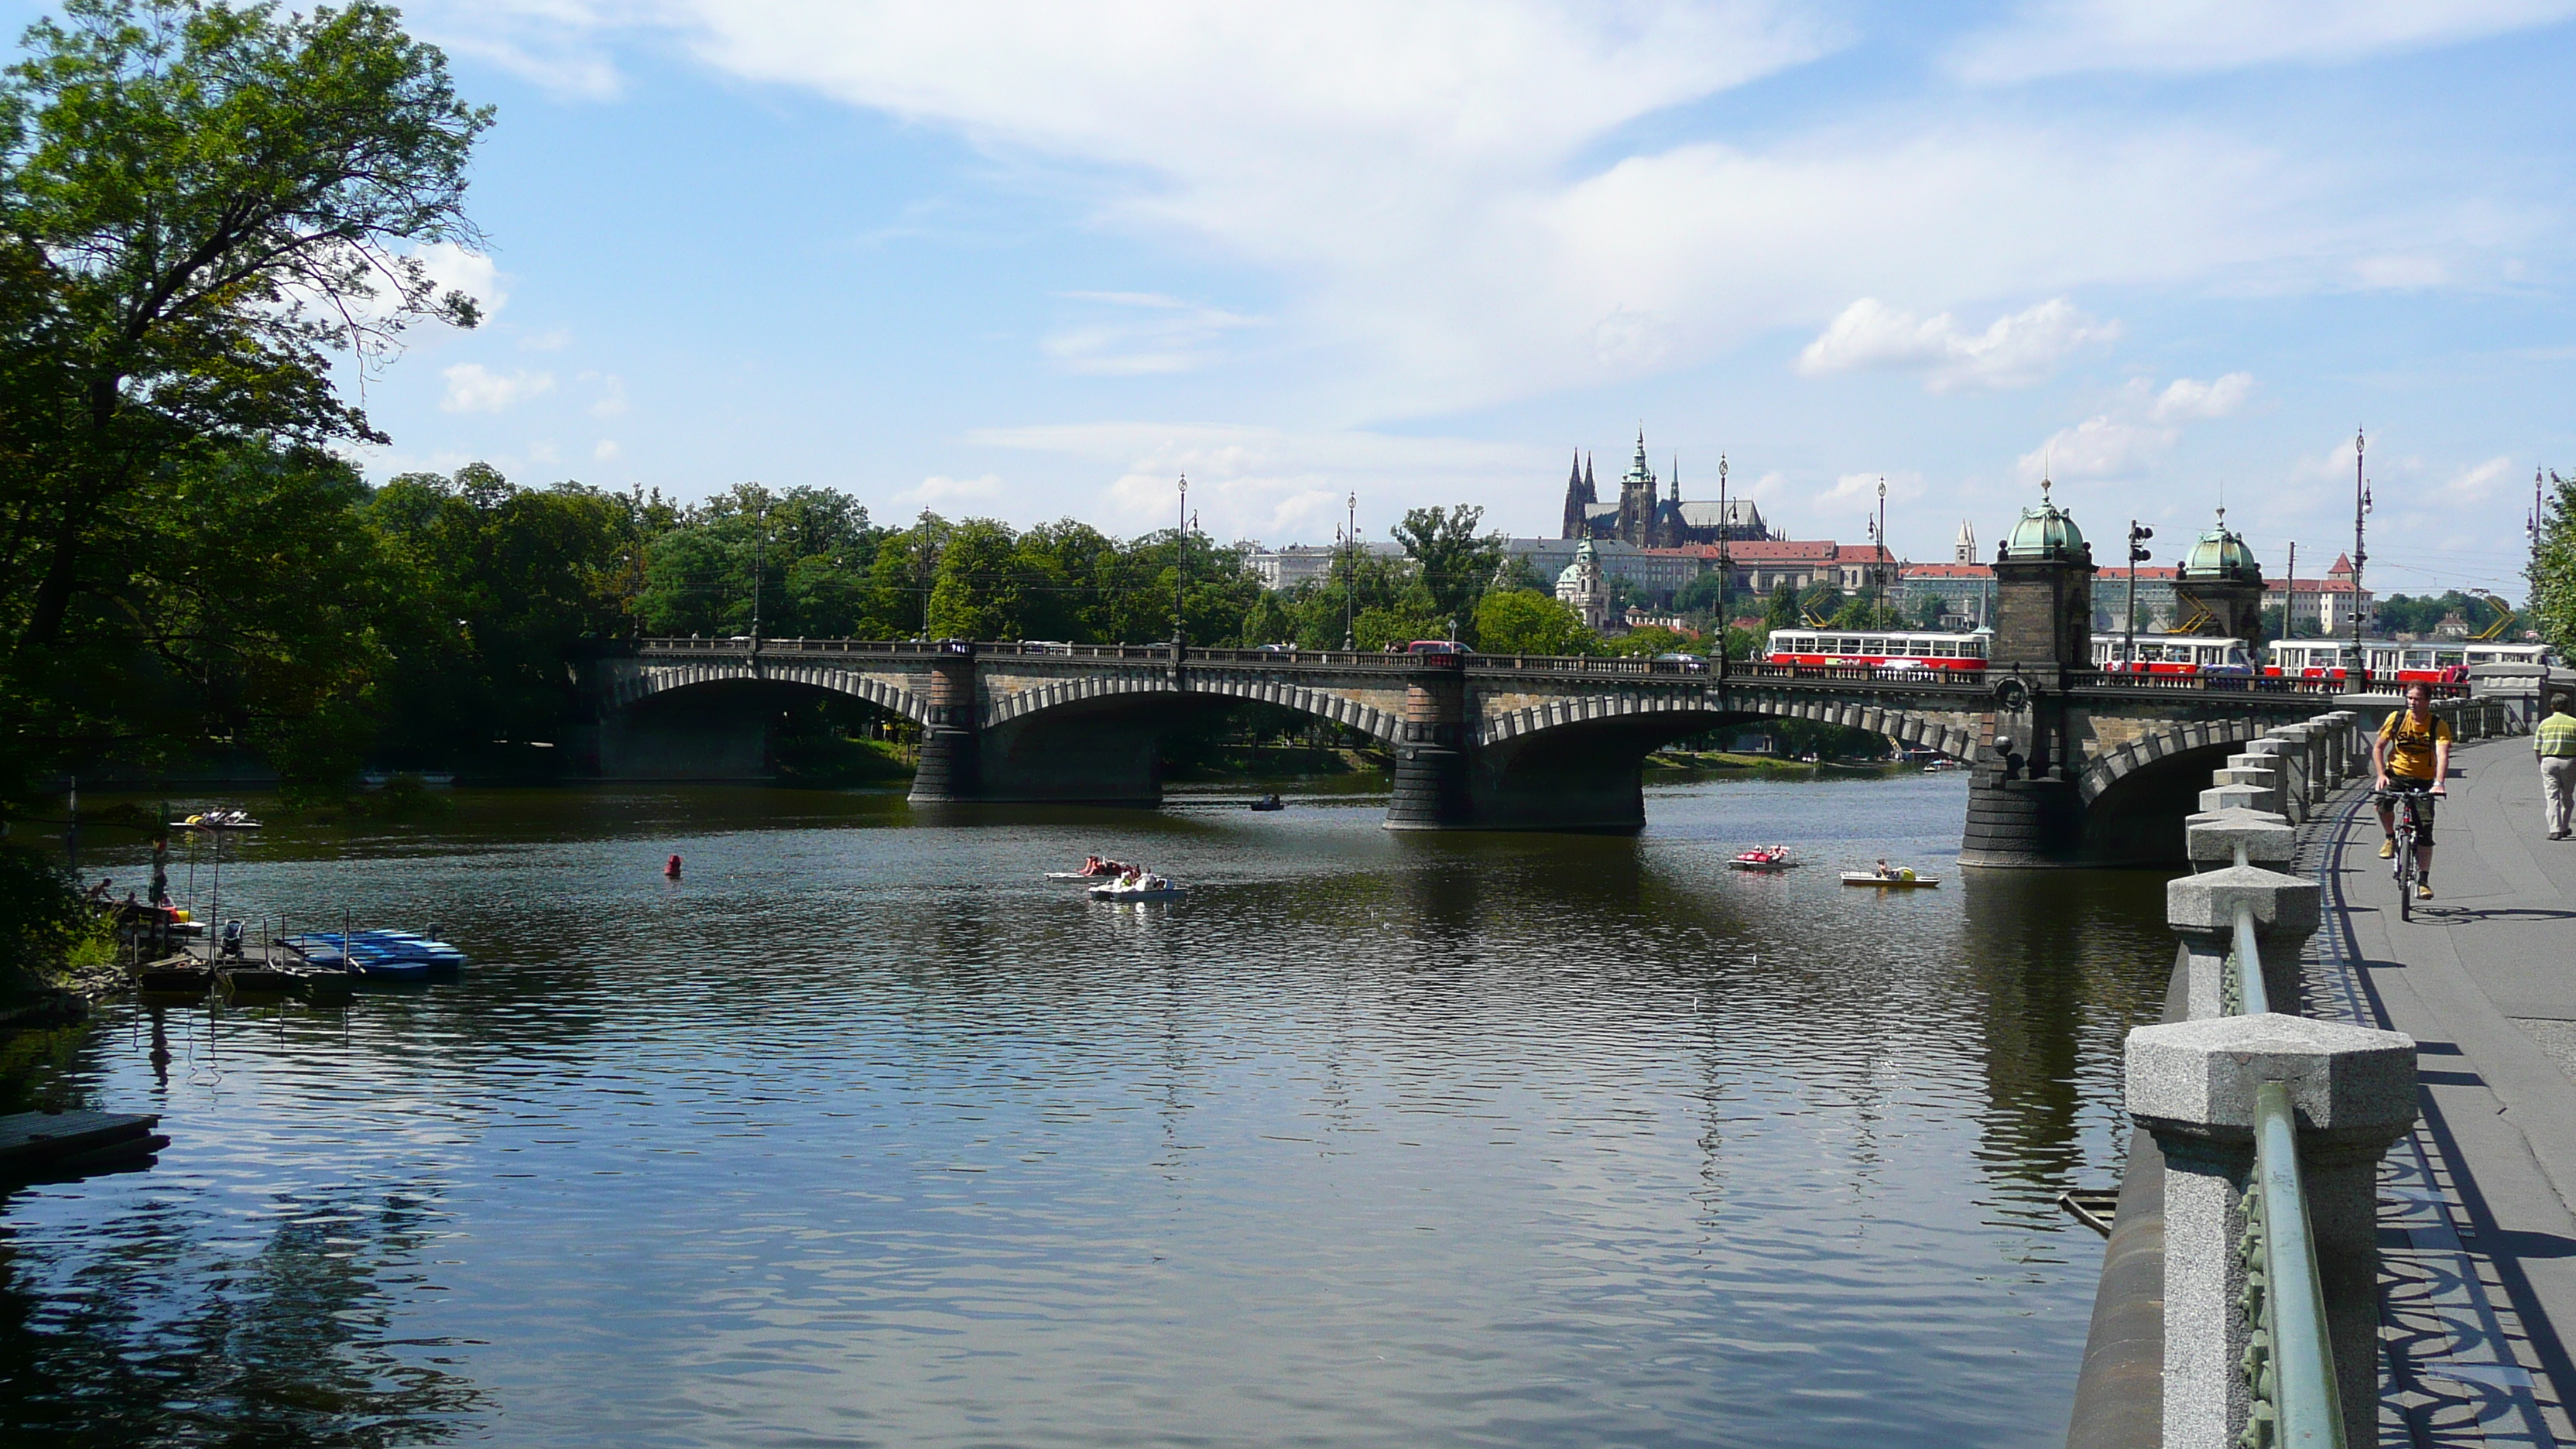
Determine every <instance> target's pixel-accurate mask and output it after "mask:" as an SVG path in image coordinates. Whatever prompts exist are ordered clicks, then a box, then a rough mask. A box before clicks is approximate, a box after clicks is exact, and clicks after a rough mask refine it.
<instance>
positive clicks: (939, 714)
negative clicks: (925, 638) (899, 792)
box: [911, 640, 983, 804]
mask: <svg viewBox="0 0 2576 1449" xmlns="http://www.w3.org/2000/svg"><path fill="white" fill-rule="evenodd" d="M938 647H939V654H938V657H936V658H935V659H933V660H932V661H931V664H930V718H928V719H927V720H925V721H923V722H922V726H921V758H920V760H919V761H918V762H916V763H915V765H914V767H913V772H912V795H911V798H912V799H913V800H915V801H919V802H922V803H925V804H927V803H931V802H934V801H942V800H972V799H974V798H975V797H976V793H977V787H978V786H979V785H980V784H981V783H982V780H981V775H982V770H981V768H980V767H981V765H982V763H983V761H982V741H981V739H980V738H979V737H978V735H977V733H976V725H977V721H976V715H977V713H978V710H977V707H976V706H977V701H976V698H975V646H974V645H973V644H971V643H968V642H966V641H964V640H945V641H942V642H941V643H940V645H939V646H938Z"/></svg>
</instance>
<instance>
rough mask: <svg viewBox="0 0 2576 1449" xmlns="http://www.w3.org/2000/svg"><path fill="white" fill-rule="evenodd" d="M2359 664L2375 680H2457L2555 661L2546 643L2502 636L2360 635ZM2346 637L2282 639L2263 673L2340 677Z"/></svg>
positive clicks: (2345, 666)
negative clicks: (2483, 670) (2485, 669)
mask: <svg viewBox="0 0 2576 1449" xmlns="http://www.w3.org/2000/svg"><path fill="white" fill-rule="evenodd" d="M2358 653H2359V657H2360V659H2361V662H2362V664H2363V665H2364V666H2365V667H2366V668H2368V669H2369V670H2370V677H2371V678H2373V679H2375V680H2382V681H2390V682H2394V683H2398V684H2413V683H2415V682H2416V681H2418V680H2422V681H2423V682H2425V683H2427V684H2457V683H2459V682H2461V681H2463V680H2465V679H2467V678H2468V677H2469V671H2470V670H2471V669H2472V668H2474V667H2476V666H2478V665H2480V664H2555V663H2556V662H2557V660H2556V659H2555V658H2554V657H2553V656H2552V655H2551V654H2550V652H2549V646H2548V645H2546V644H2539V643H2508V642H2506V641H2504V640H2501V639H2424V640H2414V641H2407V640H2400V639H2364V640H2362V641H2361V644H2360V646H2359V651H2358ZM2354 657H2355V647H2354V645H2353V642H2352V641H2351V640H2349V639H2282V640H2278V641H2276V642H2275V643H2274V644H2273V645H2272V647H2271V660H2270V665H2269V667H2268V668H2266V669H2265V670H2264V671H2263V672H2264V673H2266V674H2275V675H2283V676H2286V677H2288V678H2291V679H2342V678H2344V677H2346V676H2347V675H2349V674H2350V673H2351V672H2352V666H2353V660H2354Z"/></svg>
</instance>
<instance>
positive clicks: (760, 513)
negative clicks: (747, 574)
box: [751, 492, 769, 654]
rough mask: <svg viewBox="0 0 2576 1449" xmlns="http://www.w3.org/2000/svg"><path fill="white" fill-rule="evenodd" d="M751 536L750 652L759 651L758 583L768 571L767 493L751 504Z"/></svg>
mask: <svg viewBox="0 0 2576 1449" xmlns="http://www.w3.org/2000/svg"><path fill="white" fill-rule="evenodd" d="M751 517H752V525H751V526H752V536H751V652H752V653H754V654H757V653H759V652H760V585H761V580H762V578H763V576H765V575H766V574H767V573H768V572H769V495H768V494H767V493H766V492H763V493H760V494H758V495H756V498H755V501H754V502H753V504H752V514H751Z"/></svg>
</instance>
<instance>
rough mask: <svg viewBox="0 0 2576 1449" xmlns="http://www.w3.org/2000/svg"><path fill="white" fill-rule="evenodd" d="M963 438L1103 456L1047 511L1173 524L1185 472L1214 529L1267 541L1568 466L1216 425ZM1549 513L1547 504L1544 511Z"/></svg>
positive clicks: (1552, 458)
mask: <svg viewBox="0 0 2576 1449" xmlns="http://www.w3.org/2000/svg"><path fill="white" fill-rule="evenodd" d="M967 441H968V442H969V443H975V444H981V445H985V446H992V447H1003V448H1017V449H1024V450H1028V451H1032V452H1041V453H1054V454H1059V455H1065V456H1070V457H1074V458H1079V459H1083V460H1085V461H1087V462H1091V463H1096V464H1098V465H1100V469H1101V478H1102V482H1101V485H1100V489H1099V493H1098V495H1097V496H1096V497H1095V498H1092V499H1081V500H1076V499H1055V500H1050V501H1049V502H1048V503H1047V504H1046V505H1044V506H1045V507H1047V508H1048V510H1049V511H1050V513H1055V512H1074V513H1077V514H1078V515H1079V516H1083V517H1090V518H1097V519H1099V520H1100V521H1101V524H1102V526H1103V527H1110V528H1117V529H1124V530H1129V531H1141V530H1147V529H1155V528H1169V527H1170V526H1171V525H1172V521H1173V519H1174V518H1175V516H1176V515H1177V513H1178V510H1179V505H1180V498H1179V481H1180V478H1181V475H1183V474H1185V473H1186V474H1187V475H1188V476H1189V480H1190V507H1191V509H1192V510H1193V511H1194V512H1196V513H1198V514H1199V516H1200V521H1201V524H1202V526H1203V527H1204V528H1206V530H1207V531H1208V532H1209V533H1211V534H1215V535H1217V536H1219V537H1231V538H1259V539H1264V540H1267V541H1269V542H1271V543H1329V542H1331V541H1332V538H1333V530H1334V529H1335V528H1337V527H1339V526H1340V525H1341V523H1342V521H1343V519H1344V517H1345V516H1346V514H1345V502H1346V500H1347V499H1348V498H1349V496H1350V495H1352V494H1354V493H1356V494H1357V495H1359V498H1360V516H1359V526H1360V531H1361V534H1362V535H1363V536H1365V537H1374V538H1381V539H1382V538H1384V537H1386V528H1387V525H1388V524H1389V523H1390V522H1392V521H1393V520H1394V519H1396V518H1397V517H1400V516H1401V515H1402V513H1403V512H1404V510H1405V509H1406V508H1409V507H1418V506H1424V505H1429V504H1448V503H1452V502H1455V501H1457V500H1458V499H1460V498H1489V497H1496V496H1507V495H1510V494H1520V493H1524V492H1526V491H1527V485H1528V483H1529V480H1531V479H1533V478H1552V479H1553V480H1554V481H1555V482H1558V483H1562V481H1563V478H1564V466H1565V465H1564V460H1563V458H1561V457H1559V456H1557V454H1556V452H1555V450H1554V449H1552V448H1547V449H1541V448H1529V447H1523V446H1521V445H1518V444H1509V443H1494V442H1484V441H1477V440H1471V439H1464V438H1421V437H1400V436H1396V435H1393V434H1387V433H1375V432H1362V431H1325V432H1297V431H1290V430H1286V429H1280V428H1265V427H1237V426H1229V425H1225V424H1217V423H1091V424H1070V425H1063V426H1041V427H1021V428H988V429H983V430H979V431H977V432H974V433H970V434H968V435H967ZM1554 517H1555V514H1554V512H1553V503H1552V502H1551V504H1550V512H1549V514H1548V518H1549V520H1551V521H1552V520H1553V519H1554ZM1535 523H1536V520H1515V519H1511V518H1505V517H1501V516H1499V515H1496V516H1489V517H1488V518H1487V519H1486V526H1487V527H1491V528H1502V529H1505V530H1507V531H1526V530H1527V529H1528V528H1530V527H1532V526H1534V524H1535Z"/></svg>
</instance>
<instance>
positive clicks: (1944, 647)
mask: <svg viewBox="0 0 2576 1449" xmlns="http://www.w3.org/2000/svg"><path fill="white" fill-rule="evenodd" d="M1932 657H1933V658H1935V659H1956V658H1958V657H1959V646H1958V645H1956V644H1954V643H1952V642H1951V641H1949V640H1947V639H1935V640H1933V641H1932Z"/></svg>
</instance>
